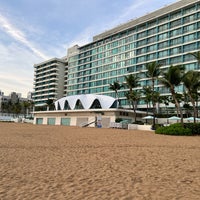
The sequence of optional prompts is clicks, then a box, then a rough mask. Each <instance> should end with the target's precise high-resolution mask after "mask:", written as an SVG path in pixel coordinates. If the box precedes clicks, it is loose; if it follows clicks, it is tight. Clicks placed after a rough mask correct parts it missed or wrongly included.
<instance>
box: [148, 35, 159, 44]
mask: <svg viewBox="0 0 200 200" xmlns="http://www.w3.org/2000/svg"><path fill="white" fill-rule="evenodd" d="M156 41H157V36H153V37H150V38H148V39H147V42H148V43H153V42H156Z"/></svg>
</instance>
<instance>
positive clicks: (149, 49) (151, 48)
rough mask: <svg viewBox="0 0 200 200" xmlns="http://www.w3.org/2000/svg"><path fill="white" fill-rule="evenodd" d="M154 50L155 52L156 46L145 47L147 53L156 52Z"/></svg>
mask: <svg viewBox="0 0 200 200" xmlns="http://www.w3.org/2000/svg"><path fill="white" fill-rule="evenodd" d="M156 50H157V45H156V44H154V45H151V46H148V47H147V52H151V51H156Z"/></svg>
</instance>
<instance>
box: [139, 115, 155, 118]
mask: <svg viewBox="0 0 200 200" xmlns="http://www.w3.org/2000/svg"><path fill="white" fill-rule="evenodd" d="M142 119H153V116H150V115H149V116H146V117H143V118H142Z"/></svg>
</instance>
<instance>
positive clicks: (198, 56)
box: [189, 51, 200, 69]
mask: <svg viewBox="0 0 200 200" xmlns="http://www.w3.org/2000/svg"><path fill="white" fill-rule="evenodd" d="M189 54H190V55H192V56H194V57H195V58H196V60H197V63H198V65H199V66H200V51H197V52H192V53H189ZM199 66H198V69H199Z"/></svg>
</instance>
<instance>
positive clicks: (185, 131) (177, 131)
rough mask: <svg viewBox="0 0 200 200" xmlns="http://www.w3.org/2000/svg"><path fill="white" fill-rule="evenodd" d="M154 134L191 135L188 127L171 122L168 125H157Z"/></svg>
mask: <svg viewBox="0 0 200 200" xmlns="http://www.w3.org/2000/svg"><path fill="white" fill-rule="evenodd" d="M155 133H156V134H164V135H192V130H191V129H190V128H186V127H182V125H181V124H178V123H177V124H171V125H170V126H165V127H159V128H158V129H156V131H155Z"/></svg>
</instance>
